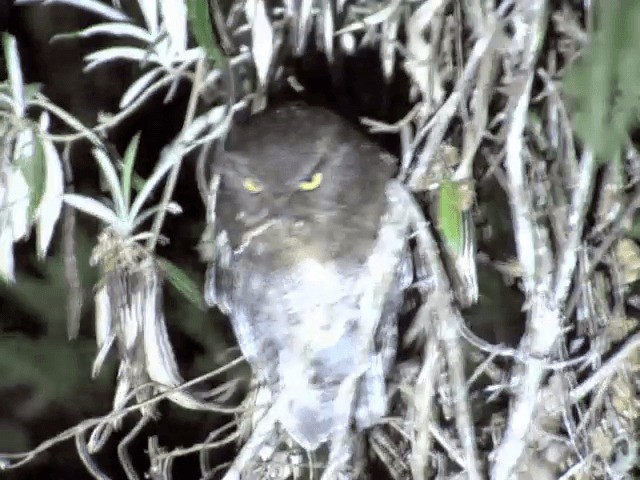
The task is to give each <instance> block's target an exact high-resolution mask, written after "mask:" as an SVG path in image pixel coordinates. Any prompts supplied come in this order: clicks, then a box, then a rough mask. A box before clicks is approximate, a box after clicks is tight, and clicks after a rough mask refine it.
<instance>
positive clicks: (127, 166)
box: [122, 132, 140, 210]
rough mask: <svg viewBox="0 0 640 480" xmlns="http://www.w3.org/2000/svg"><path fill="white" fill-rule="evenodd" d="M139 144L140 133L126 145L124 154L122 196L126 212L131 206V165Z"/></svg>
mask: <svg viewBox="0 0 640 480" xmlns="http://www.w3.org/2000/svg"><path fill="white" fill-rule="evenodd" d="M139 144H140V132H138V133H136V134H135V135H134V137H133V138H132V139H131V142H129V145H127V149H126V151H125V152H124V165H123V168H122V194H123V196H124V204H125V207H126V209H127V210H129V206H130V205H131V177H132V174H133V165H134V163H135V160H136V155H137V154H138V145H139Z"/></svg>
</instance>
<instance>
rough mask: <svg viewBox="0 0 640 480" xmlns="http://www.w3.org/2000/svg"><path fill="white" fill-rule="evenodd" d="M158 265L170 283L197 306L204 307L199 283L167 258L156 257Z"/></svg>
mask: <svg viewBox="0 0 640 480" xmlns="http://www.w3.org/2000/svg"><path fill="white" fill-rule="evenodd" d="M156 262H157V263H158V267H160V270H162V272H163V273H164V274H165V276H166V277H167V280H169V283H171V285H173V287H174V288H175V289H176V290H177V291H178V292H179V293H181V294H182V295H183V296H184V298H186V299H187V300H188V301H189V302H191V303H192V304H193V305H194V306H195V307H197V308H203V303H202V292H201V291H200V288H199V287H198V285H197V284H196V283H195V282H194V281H193V280H192V279H191V277H189V275H187V274H186V273H185V272H184V271H182V270H181V269H180V268H178V267H177V266H176V265H175V264H173V263H171V262H170V261H169V260H167V259H165V258H159V257H158V258H156Z"/></svg>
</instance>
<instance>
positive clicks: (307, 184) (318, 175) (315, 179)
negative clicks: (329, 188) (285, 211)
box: [298, 172, 322, 192]
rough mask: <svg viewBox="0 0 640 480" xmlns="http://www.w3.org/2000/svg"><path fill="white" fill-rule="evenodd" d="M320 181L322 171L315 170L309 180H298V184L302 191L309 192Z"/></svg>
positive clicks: (317, 185)
mask: <svg viewBox="0 0 640 480" xmlns="http://www.w3.org/2000/svg"><path fill="white" fill-rule="evenodd" d="M321 183H322V173H320V172H317V173H314V174H313V176H312V177H311V179H310V180H308V181H306V182H300V184H299V185H298V186H299V187H300V190H302V191H304V192H310V191H311V190H315V189H316V188H318V187H319V186H320V184H321Z"/></svg>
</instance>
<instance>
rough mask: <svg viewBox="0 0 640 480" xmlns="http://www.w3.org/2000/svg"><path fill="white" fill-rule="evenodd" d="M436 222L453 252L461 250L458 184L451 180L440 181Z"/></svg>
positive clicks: (461, 230) (461, 231)
mask: <svg viewBox="0 0 640 480" xmlns="http://www.w3.org/2000/svg"><path fill="white" fill-rule="evenodd" d="M439 193H440V197H439V202H438V204H439V210H438V223H439V225H440V230H441V232H442V235H443V236H444V239H445V241H446V243H447V245H448V246H449V248H450V249H451V250H452V251H453V252H454V253H460V252H461V251H462V247H463V244H462V235H463V224H462V221H463V218H462V210H461V203H462V202H461V198H460V191H459V187H458V184H457V183H456V182H453V181H451V180H444V181H442V183H440V190H439Z"/></svg>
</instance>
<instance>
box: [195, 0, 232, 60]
mask: <svg viewBox="0 0 640 480" xmlns="http://www.w3.org/2000/svg"><path fill="white" fill-rule="evenodd" d="M187 11H188V15H189V23H190V24H191V29H192V30H193V35H194V36H195V37H196V41H197V42H198V45H200V46H201V47H202V48H204V50H205V52H206V53H207V56H208V57H209V58H210V59H211V60H212V61H213V62H214V63H215V64H216V65H217V66H222V65H224V64H225V63H226V61H227V60H226V58H225V56H224V55H223V54H222V50H221V49H220V47H219V45H218V41H217V39H216V36H215V34H214V33H213V28H212V27H211V15H210V14H209V2H208V1H206V0H187Z"/></svg>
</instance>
